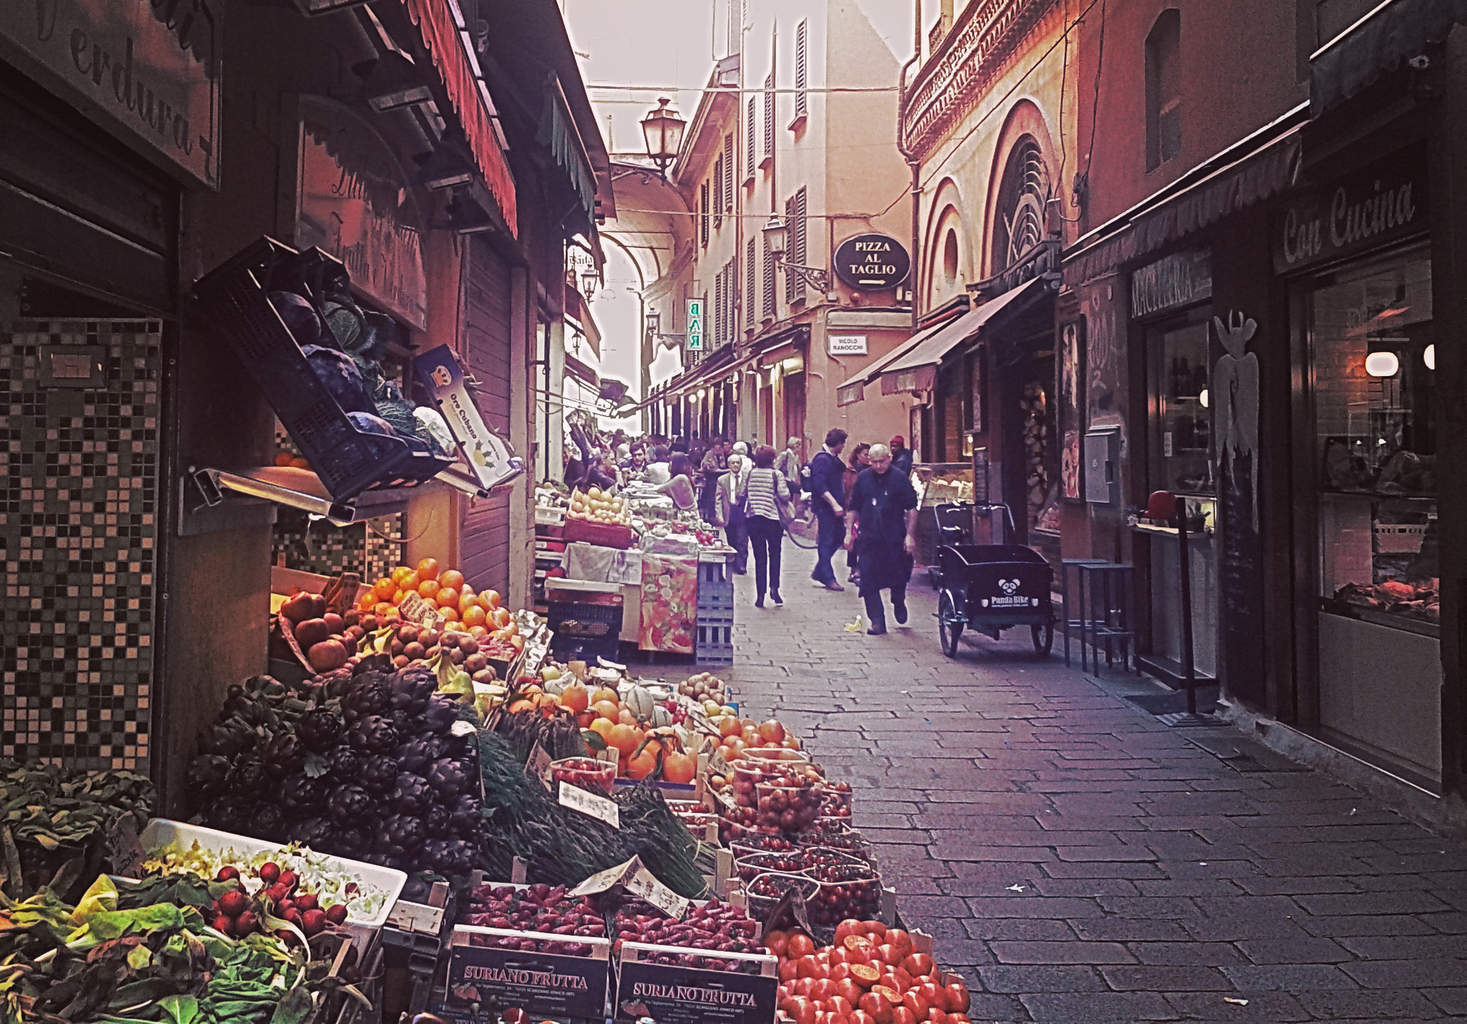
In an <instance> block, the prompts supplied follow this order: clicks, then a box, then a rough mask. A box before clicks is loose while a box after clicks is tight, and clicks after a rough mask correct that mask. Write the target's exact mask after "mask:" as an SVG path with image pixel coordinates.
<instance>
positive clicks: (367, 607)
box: [357, 590, 377, 612]
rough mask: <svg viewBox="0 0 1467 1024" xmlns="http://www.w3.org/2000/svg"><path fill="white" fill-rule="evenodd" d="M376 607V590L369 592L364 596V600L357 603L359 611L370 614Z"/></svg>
mask: <svg viewBox="0 0 1467 1024" xmlns="http://www.w3.org/2000/svg"><path fill="white" fill-rule="evenodd" d="M376 605H377V592H376V591H375V590H369V591H367V592H366V593H365V594H363V595H362V599H361V600H360V601H358V602H357V611H362V612H369V611H371V610H372V609H373V608H375V607H376Z"/></svg>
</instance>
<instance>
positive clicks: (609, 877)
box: [570, 857, 642, 896]
mask: <svg viewBox="0 0 1467 1024" xmlns="http://www.w3.org/2000/svg"><path fill="white" fill-rule="evenodd" d="M641 866H642V859H641V858H640V857H633V858H632V859H631V860H628V861H623V862H622V863H620V864H618V865H616V866H615V867H610V868H606V869H605V870H604V871H598V872H596V873H595V874H594V875H592V876H591V877H590V878H587V879H586V880H585V881H584V882H582V883H581V884H580V885H578V886H576V887H575V888H574V889H572V890H571V891H570V894H571V895H572V896H595V895H596V894H597V893H603V892H607V891H608V890H610V889H614V888H615V887H616V886H618V885H623V884H625V883H626V881H627V880H628V879H630V878H631V877H632V876H633V875H635V874H636V873H637V870H638V869H639V868H641Z"/></svg>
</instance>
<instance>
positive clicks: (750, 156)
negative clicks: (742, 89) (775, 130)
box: [744, 96, 759, 178]
mask: <svg viewBox="0 0 1467 1024" xmlns="http://www.w3.org/2000/svg"><path fill="white" fill-rule="evenodd" d="M758 128H759V110H758V106H757V104H755V102H754V97H752V96H750V97H749V116H748V124H746V125H745V126H744V134H745V136H746V138H745V139H744V162H745V163H746V164H748V166H747V167H745V168H744V177H746V178H749V177H753V175H754V166H755V165H756V164H757V163H758V160H757V159H755V153H754V135H755V133H756V132H757V131H758Z"/></svg>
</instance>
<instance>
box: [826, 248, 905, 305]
mask: <svg viewBox="0 0 1467 1024" xmlns="http://www.w3.org/2000/svg"><path fill="white" fill-rule="evenodd" d="M911 269H912V258H911V256H909V255H908V254H907V250H906V247H905V246H903V245H902V243H901V242H898V241H897V240H896V239H895V238H892V237H891V236H890V235H856V236H855V237H854V238H847V239H846V240H845V241H844V242H842V243H841V244H840V245H839V246H837V247H836V250H835V276H836V277H838V278H840V279H841V280H842V281H843V282H845V283H846V284H847V285H848V286H850V287H852V288H859V289H861V290H862V291H880V290H882V289H883V288H895V287H896V286H897V285H899V284H901V283H902V282H903V281H905V280H906V279H907V273H908V272H909V271H910V270H911Z"/></svg>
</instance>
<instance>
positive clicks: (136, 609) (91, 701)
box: [0, 320, 162, 771]
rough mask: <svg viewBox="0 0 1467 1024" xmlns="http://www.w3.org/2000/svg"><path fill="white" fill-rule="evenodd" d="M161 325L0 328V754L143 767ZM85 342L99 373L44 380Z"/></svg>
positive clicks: (62, 323) (54, 323) (22, 324)
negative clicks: (76, 380)
mask: <svg viewBox="0 0 1467 1024" xmlns="http://www.w3.org/2000/svg"><path fill="white" fill-rule="evenodd" d="M161 331H162V326H161V324H160V323H159V322H158V321H154V320H122V321H116V320H48V321H37V320H21V321H16V322H14V323H10V324H0V562H3V566H4V583H3V586H0V697H3V699H0V755H3V756H8V757H23V758H26V759H33V760H46V761H53V762H65V763H67V764H69V765H73V766H76V767H79V768H128V769H138V770H142V771H146V770H147V769H148V757H149V720H150V716H151V711H150V707H151V700H152V657H153V649H152V642H153V611H154V608H153V590H154V583H153V580H154V571H155V556H156V540H157V491H156V488H157V479H158V451H159V446H158V439H159V376H160V363H161V339H162V335H161ZM82 346H90V347H92V348H93V349H95V350H97V351H99V353H100V355H101V361H102V364H103V366H104V368H105V380H104V381H102V382H99V383H96V384H92V385H89V386H86V387H75V386H63V385H59V384H57V383H53V382H48V381H46V380H45V379H44V376H43V371H42V366H43V360H48V361H49V359H50V356H51V354H52V353H53V352H55V351H58V350H61V351H64V350H65V349H67V348H73V349H80V348H81V347H82Z"/></svg>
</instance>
